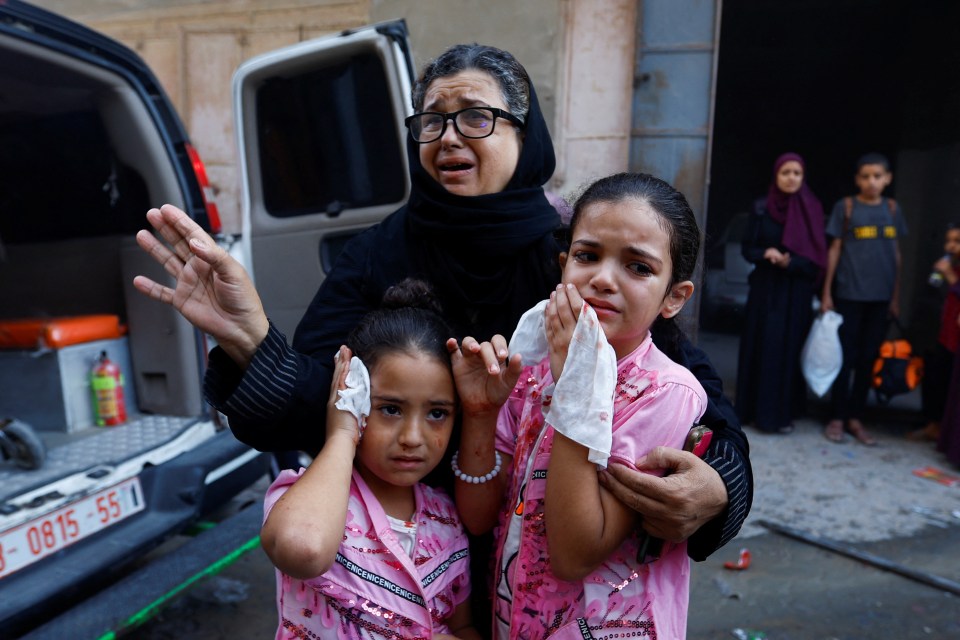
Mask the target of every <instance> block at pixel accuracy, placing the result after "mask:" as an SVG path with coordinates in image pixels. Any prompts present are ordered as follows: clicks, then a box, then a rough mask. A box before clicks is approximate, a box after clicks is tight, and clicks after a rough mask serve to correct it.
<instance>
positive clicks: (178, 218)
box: [133, 204, 269, 369]
mask: <svg viewBox="0 0 960 640" xmlns="http://www.w3.org/2000/svg"><path fill="white" fill-rule="evenodd" d="M147 221H148V222H149V223H150V225H151V226H152V227H153V228H154V229H155V230H156V231H157V233H159V234H160V236H161V237H162V238H163V240H164V241H165V243H164V242H161V241H160V240H159V239H158V238H157V237H156V236H155V235H154V234H153V233H151V232H149V231H147V230H142V231H140V232H138V233H137V244H139V245H140V248H141V249H143V250H144V251H146V252H147V253H148V254H150V256H151V257H152V258H153V259H154V260H156V262H157V263H158V264H160V265H161V266H163V268H164V270H165V271H166V272H167V273H168V274H170V276H172V277H173V279H174V280H175V285H174V287H173V288H171V287H167V286H164V285H162V284H160V283H158V282H154V281H153V280H151V279H150V278H148V277H146V276H137V277H135V278H134V279H133V285H134V286H135V287H136V288H137V290H138V291H140V292H141V293H143V294H145V295H147V296H150V297H151V298H153V299H154V300H159V301H161V302H164V303H166V304H169V305H172V306H173V307H174V308H175V309H177V311H179V312H180V313H181V314H182V315H183V317H184V318H186V319H187V320H189V321H190V323H191V324H193V325H194V326H195V327H197V328H198V329H200V330H201V331H203V332H205V333H208V334H210V335H211V336H213V337H214V338H216V340H217V342H218V343H219V344H220V346H221V347H223V349H224V351H226V352H227V354H228V355H229V356H230V357H231V358H232V359H233V360H234V361H235V362H236V363H237V364H238V365H239V366H240V367H242V368H244V369H245V368H246V367H247V365H248V364H250V360H251V359H252V358H253V355H254V354H255V353H256V351H257V348H258V347H259V346H260V343H261V342H263V339H264V338H265V337H266V335H267V330H268V328H269V322H268V320H267V316H266V313H264V311H263V305H262V304H261V303H260V296H259V295H258V294H257V290H256V289H255V288H254V286H253V282H252V281H251V280H250V276H249V275H248V274H247V272H246V270H245V269H244V268H243V267H242V266H241V265H240V263H239V262H237V261H236V260H235V259H234V258H233V257H232V256H230V254H228V253H227V252H226V251H225V250H224V249H223V248H222V247H220V246H218V245H217V243H216V242H214V240H213V238H211V237H210V235H209V234H207V233H206V232H205V231H204V230H203V229H201V228H200V225H198V224H197V223H196V222H194V221H193V220H191V219H190V216H188V215H187V214H186V213H184V212H183V211H181V210H180V209H178V208H177V207H175V206H173V205H170V204H165V205H163V206H162V207H160V208H159V209H150V210H149V211H148V212H147Z"/></svg>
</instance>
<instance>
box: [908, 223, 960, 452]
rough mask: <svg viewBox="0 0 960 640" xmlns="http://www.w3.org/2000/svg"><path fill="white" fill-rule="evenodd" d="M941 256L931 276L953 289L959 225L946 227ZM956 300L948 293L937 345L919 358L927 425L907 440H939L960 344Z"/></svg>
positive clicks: (958, 274)
mask: <svg viewBox="0 0 960 640" xmlns="http://www.w3.org/2000/svg"><path fill="white" fill-rule="evenodd" d="M943 251H944V254H945V255H944V256H943V257H942V258H940V259H939V260H937V261H936V262H934V263H933V273H935V274H939V275H940V279H942V281H943V282H944V283H945V284H946V286H947V287H953V285H955V284H956V283H957V282H958V281H960V225H956V224H951V225H950V226H948V227H947V234H946V238H945V239H944V243H943ZM958 316H960V298H958V297H957V296H956V295H954V294H953V293H952V291H948V293H947V297H946V299H945V300H944V302H943V310H942V312H941V316H940V332H939V334H938V335H937V342H936V344H934V345H933V347H932V348H931V349H930V350H928V351H927V353H925V354H924V357H923V387H922V389H921V390H922V392H923V395H922V398H923V417H924V418H925V419H926V420H927V424H926V425H925V426H924V427H923V428H922V429H918V430H916V431H911V432H910V433H908V434H907V438H909V439H911V440H931V441H933V442H936V441H937V439H939V437H940V419H941V418H942V417H943V411H944V409H945V408H946V405H947V387H949V386H950V372H951V370H952V369H953V357H954V354H956V353H957V346H958V345H960V327H958V326H957V317H958Z"/></svg>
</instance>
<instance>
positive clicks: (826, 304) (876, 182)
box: [820, 153, 907, 445]
mask: <svg viewBox="0 0 960 640" xmlns="http://www.w3.org/2000/svg"><path fill="white" fill-rule="evenodd" d="M855 180H856V183H857V189H858V190H859V193H858V194H857V195H856V196H854V197H847V198H843V199H841V200H839V201H838V202H837V203H836V204H835V205H834V206H833V211H832V212H831V214H830V218H829V220H828V222H827V228H826V232H827V237H828V239H829V240H830V247H829V250H828V253H827V272H826V276H825V278H824V283H823V293H822V294H821V299H820V304H821V310H822V311H829V310H831V309H832V310H834V311H836V312H837V313H839V314H840V315H841V316H843V324H842V325H841V326H840V344H841V345H842V347H843V366H842V367H841V368H840V373H839V374H838V375H837V379H836V380H835V381H834V383H833V387H831V389H830V421H829V422H828V423H827V426H826V429H825V430H824V435H825V436H826V438H827V439H828V440H830V441H831V442H843V441H844V440H845V439H846V437H845V435H844V430H845V429H846V431H849V432H850V433H851V434H852V435H853V437H854V438H856V439H857V440H858V441H860V442H861V443H863V444H865V445H874V444H876V440H875V439H874V438H873V436H871V435H870V433H869V432H867V430H866V428H865V427H864V426H863V423H862V422H861V420H860V418H861V415H862V413H863V408H864V406H865V405H866V403H867V394H868V393H869V391H870V384H871V378H872V374H873V363H874V361H875V360H876V358H877V354H878V352H879V349H880V344H881V343H882V342H883V339H884V336H885V335H886V331H887V323H888V320H889V317H890V316H893V317H898V316H899V315H900V301H899V293H900V285H899V282H900V245H899V239H900V238H901V237H902V236H904V235H906V233H907V226H906V222H905V221H904V219H903V212H902V211H901V210H900V206H899V205H898V204H897V203H896V202H895V201H894V200H892V199H890V198H884V197H883V190H884V189H885V188H886V187H887V185H889V184H890V182H891V180H893V174H892V173H891V172H890V162H889V161H888V160H887V158H886V157H885V156H883V155H881V154H879V153H868V154H866V155H864V156H862V157H861V158H860V159H859V160H858V161H857V173H856V178H855ZM851 372H852V373H853V386H852V387H851V385H850V374H851Z"/></svg>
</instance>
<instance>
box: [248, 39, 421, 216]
mask: <svg viewBox="0 0 960 640" xmlns="http://www.w3.org/2000/svg"><path fill="white" fill-rule="evenodd" d="M388 95H390V89H389V86H388V85H387V78H386V76H385V75H384V73H383V67H382V64H381V63H380V61H379V60H378V59H377V58H376V57H375V55H374V54H372V53H369V54H360V55H357V56H355V57H354V58H353V59H350V60H347V61H343V62H339V63H336V64H331V65H329V66H327V67H324V68H321V69H318V70H312V71H310V72H309V73H306V74H303V75H299V76H296V77H287V78H285V77H277V78H271V79H269V80H268V81H266V82H265V83H264V84H263V85H262V86H261V87H259V89H258V90H257V100H256V103H257V135H258V142H259V144H258V146H259V149H260V168H261V169H260V170H261V171H262V173H263V175H262V181H261V184H262V185H263V190H264V191H263V198H264V205H265V207H266V210H267V212H268V213H269V214H270V215H272V216H274V217H278V218H290V217H294V216H300V215H307V214H314V213H317V212H327V213H330V214H338V213H339V212H340V211H341V210H342V209H346V208H350V209H357V208H364V207H370V206H375V205H381V204H389V203H391V202H397V201H398V200H402V199H403V197H404V190H405V178H406V176H405V174H404V165H403V159H402V158H401V157H400V151H399V146H398V145H396V144H388V143H386V142H387V141H392V140H397V139H398V137H399V135H400V134H399V132H398V130H397V127H398V124H397V122H396V116H395V114H394V112H393V110H392V108H391V105H390V103H389V101H388V100H386V99H385V98H384V96H388ZM318 116H319V117H318ZM337 123H346V124H337Z"/></svg>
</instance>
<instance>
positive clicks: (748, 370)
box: [736, 153, 827, 434]
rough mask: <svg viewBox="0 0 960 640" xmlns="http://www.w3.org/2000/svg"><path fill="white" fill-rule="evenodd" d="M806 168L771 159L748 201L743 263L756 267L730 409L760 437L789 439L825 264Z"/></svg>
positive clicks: (818, 209) (792, 158)
mask: <svg viewBox="0 0 960 640" xmlns="http://www.w3.org/2000/svg"><path fill="white" fill-rule="evenodd" d="M805 170H806V167H805V165H804V162H803V158H801V157H800V156H799V155H797V154H795V153H785V154H783V155H781V156H780V157H779V158H777V161H776V162H775V163H774V165H773V181H772V183H771V184H770V188H769V190H768V192H767V195H766V197H764V198H760V199H758V200H757V201H756V202H755V203H754V210H753V215H751V216H750V221H749V223H748V224H747V228H746V231H745V232H744V237H743V257H744V258H745V259H746V260H747V261H748V262H751V263H752V264H754V265H755V268H754V270H753V272H752V273H751V274H750V293H749V295H748V297H747V308H746V322H745V324H744V327H743V332H742V334H741V337H740V357H739V363H738V369H737V397H736V408H737V413H738V414H739V415H740V419H741V420H742V421H743V423H744V424H748V423H753V425H754V426H755V427H756V428H757V429H759V430H760V431H763V432H766V433H784V434H785V433H790V432H791V431H793V420H794V418H795V417H797V416H798V415H800V414H801V413H802V411H803V406H804V400H805V398H806V389H805V385H804V380H803V375H802V373H801V371H800V350H801V349H802V348H803V342H804V340H805V339H806V336H807V332H808V331H809V329H810V324H811V322H812V320H813V306H812V303H813V299H814V295H815V294H816V293H817V287H818V286H819V283H820V280H821V278H822V274H823V270H824V268H825V266H826V263H827V247H826V234H825V233H824V215H823V205H821V204H820V200H818V199H817V197H816V196H815V195H814V194H813V192H812V191H811V190H810V188H809V187H808V186H807V184H806V181H805V179H804V174H805Z"/></svg>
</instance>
